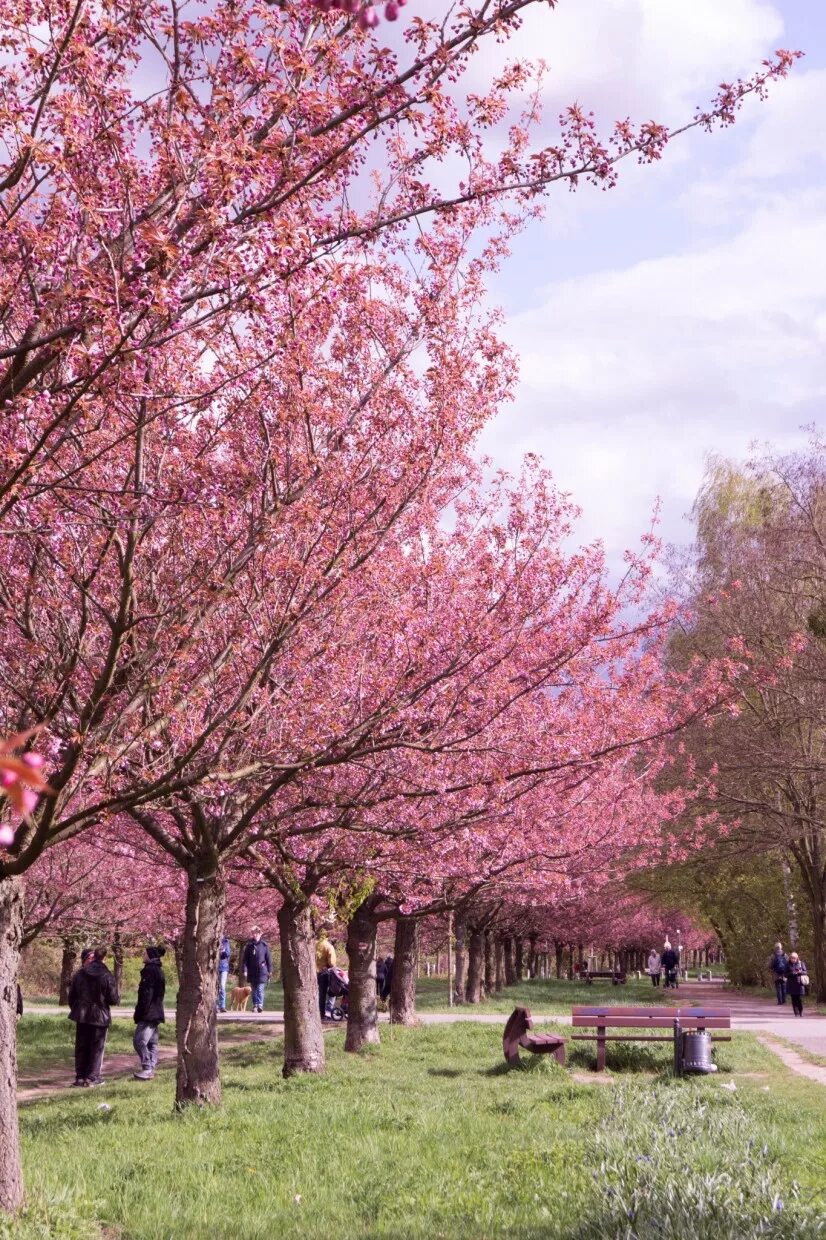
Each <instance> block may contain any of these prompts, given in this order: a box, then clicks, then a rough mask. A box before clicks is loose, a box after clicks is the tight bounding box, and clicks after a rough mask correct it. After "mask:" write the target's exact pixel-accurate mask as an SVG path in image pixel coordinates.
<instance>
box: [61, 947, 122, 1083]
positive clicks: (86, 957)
mask: <svg viewBox="0 0 826 1240" xmlns="http://www.w3.org/2000/svg"><path fill="white" fill-rule="evenodd" d="M105 959H106V949H105V948H104V947H96V948H95V949H94V951H93V950H92V948H91V947H87V948H84V950H83V951H82V952H81V953H80V968H79V969H78V971H77V973H76V974H75V975H74V977H73V978H72V981H71V985H70V986H69V1020H73V1021H74V1022H75V1085H100V1084H101V1083H102V1082H101V1075H100V1071H101V1067H102V1065H103V1050H104V1047H105V1046H106V1033H107V1030H108V1029H109V1026H110V1025H111V1023H112V1012H111V1008H112V1007H113V1006H114V1005H115V1004H116V1003H117V1002H118V991H117V987H116V985H115V979H114V977H113V976H112V974H111V973H110V972H109V970H108V969H107V968H106V965H105V964H104V963H103V962H104V960H105Z"/></svg>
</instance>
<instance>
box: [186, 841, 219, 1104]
mask: <svg viewBox="0 0 826 1240" xmlns="http://www.w3.org/2000/svg"><path fill="white" fill-rule="evenodd" d="M187 877H188V881H187V892H186V917H185V921H184V934H183V942H182V945H181V946H182V950H181V984H180V988H179V990H178V1010H177V1016H176V1026H177V1028H176V1032H177V1041H178V1075H177V1082H176V1090H175V1105H176V1107H178V1108H181V1107H184V1106H187V1105H189V1104H191V1103H197V1104H198V1105H199V1106H202V1105H204V1104H207V1103H213V1104H214V1103H219V1102H220V1101H221V1076H220V1069H219V1063H218V1021H217V1013H216V1002H217V998H218V971H217V970H218V944H219V940H220V938H221V935H222V933H223V930H224V905H225V900H226V893H225V891H224V882H223V878H222V876H221V875H220V874H208V875H203V874H199V873H198V867H197V866H192V868H191V869H190V871H189V874H188V876H187Z"/></svg>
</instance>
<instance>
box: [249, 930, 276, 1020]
mask: <svg viewBox="0 0 826 1240" xmlns="http://www.w3.org/2000/svg"><path fill="white" fill-rule="evenodd" d="M242 972H243V974H244V976H245V977H246V979H247V981H248V982H249V984H250V986H252V1010H253V1012H263V1011H264V990H265V989H266V985H267V982H268V981H269V980H270V977H271V975H272V958H271V957H270V949H269V947H267V944H266V943H265V942H264V939H263V938H262V937H261V930H260V928H259V927H258V926H253V928H252V932H251V937H250V939H249V942H248V943H247V945H246V947H245V948H244V957H243V964H242Z"/></svg>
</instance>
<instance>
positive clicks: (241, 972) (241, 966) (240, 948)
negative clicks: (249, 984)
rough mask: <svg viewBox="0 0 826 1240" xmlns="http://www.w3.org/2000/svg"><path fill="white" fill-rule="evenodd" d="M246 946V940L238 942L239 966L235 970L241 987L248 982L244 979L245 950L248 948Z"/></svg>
mask: <svg viewBox="0 0 826 1240" xmlns="http://www.w3.org/2000/svg"><path fill="white" fill-rule="evenodd" d="M246 945H247V940H246V939H239V940H238V966H237V968H236V970H235V975H236V977H237V978H238V985H239V986H243V985H244V984H245V981H246V979H245V977H244V948H245V947H246Z"/></svg>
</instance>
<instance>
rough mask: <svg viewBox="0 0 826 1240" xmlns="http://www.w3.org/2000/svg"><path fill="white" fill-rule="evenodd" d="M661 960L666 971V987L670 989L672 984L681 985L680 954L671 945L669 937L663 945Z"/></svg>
mask: <svg viewBox="0 0 826 1240" xmlns="http://www.w3.org/2000/svg"><path fill="white" fill-rule="evenodd" d="M660 961H661V963H662V967H663V972H664V973H665V989H666V990H668V989H669V987H671V986H675V987H676V986H679V984H680V977H679V973H680V956H679V953H678V952H676V951H675V950H674V948H673V947H672V946H671V944H670V943H669V941H668V939H666V941H665V944H664V945H663V954H662V956H661V957H660Z"/></svg>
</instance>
